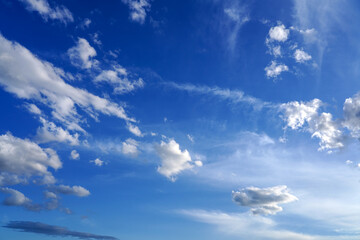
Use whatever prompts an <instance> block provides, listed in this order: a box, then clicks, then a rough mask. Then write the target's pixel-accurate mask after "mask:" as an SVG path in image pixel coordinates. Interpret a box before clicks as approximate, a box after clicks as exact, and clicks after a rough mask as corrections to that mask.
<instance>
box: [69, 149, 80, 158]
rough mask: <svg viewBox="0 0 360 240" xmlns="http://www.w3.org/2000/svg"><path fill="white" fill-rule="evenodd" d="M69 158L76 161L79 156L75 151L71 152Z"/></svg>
mask: <svg viewBox="0 0 360 240" xmlns="http://www.w3.org/2000/svg"><path fill="white" fill-rule="evenodd" d="M70 157H71V159H73V160H78V159H79V158H80V154H79V153H78V152H77V151H76V150H72V151H71V153H70Z"/></svg>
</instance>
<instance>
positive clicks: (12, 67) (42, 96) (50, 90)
mask: <svg viewBox="0 0 360 240" xmlns="http://www.w3.org/2000/svg"><path fill="white" fill-rule="evenodd" d="M19 68H21V69H22V71H18V69H19ZM61 71H62V70H61V69H60V70H59V69H58V68H55V67H54V66H53V65H52V64H50V63H49V62H45V61H42V60H40V59H38V58H37V57H36V56H34V55H33V54H32V53H31V52H30V51H29V50H27V49H26V48H24V47H23V46H21V45H20V44H18V43H14V42H11V41H9V40H7V39H5V38H4V37H3V36H2V35H0V85H1V86H2V87H3V88H4V89H5V90H6V91H7V92H10V93H13V94H15V95H16V96H17V97H18V98H22V99H26V100H36V101H38V102H41V103H42V104H45V105H47V106H48V107H49V108H51V109H52V116H53V117H54V118H56V119H57V120H59V121H61V122H62V123H64V124H65V125H66V126H67V128H68V129H71V130H78V131H83V129H82V128H81V127H80V126H79V124H80V122H81V120H82V119H81V116H80V115H79V113H78V112H77V110H76V107H79V108H81V109H82V110H83V111H84V112H86V113H88V114H89V115H90V116H92V117H94V118H97V116H98V114H99V113H102V114H105V115H110V116H116V117H118V118H121V119H124V120H126V121H134V120H133V119H131V118H129V117H128V116H127V115H126V113H125V110H124V109H123V108H122V107H121V106H119V105H118V104H116V103H113V102H111V101H109V100H107V99H104V98H101V97H98V96H96V95H93V94H91V93H89V92H87V91H86V90H83V89H79V88H76V87H73V86H71V85H69V84H67V83H66V82H65V81H64V80H63V79H62V77H61V74H60V72H61Z"/></svg>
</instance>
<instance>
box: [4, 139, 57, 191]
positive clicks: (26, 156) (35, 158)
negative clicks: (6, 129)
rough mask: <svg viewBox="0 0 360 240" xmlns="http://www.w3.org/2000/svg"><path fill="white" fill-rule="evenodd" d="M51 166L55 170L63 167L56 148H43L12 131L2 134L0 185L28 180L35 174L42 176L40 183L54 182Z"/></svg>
mask: <svg viewBox="0 0 360 240" xmlns="http://www.w3.org/2000/svg"><path fill="white" fill-rule="evenodd" d="M49 167H50V168H53V169H55V170H56V169H59V168H61V167H62V163H61V161H60V159H59V157H58V155H57V154H56V152H55V151H54V150H52V149H50V148H46V149H42V148H41V147H39V145H37V144H36V143H34V142H31V141H30V140H27V139H25V140H23V139H20V138H17V137H14V136H12V135H11V134H10V133H7V134H4V135H1V136H0V185H12V184H17V183H20V182H26V180H27V179H28V178H30V177H33V176H37V177H40V178H41V180H40V183H45V184H49V183H54V182H55V179H54V177H53V175H52V174H51V172H50V171H49V170H48V168H49Z"/></svg>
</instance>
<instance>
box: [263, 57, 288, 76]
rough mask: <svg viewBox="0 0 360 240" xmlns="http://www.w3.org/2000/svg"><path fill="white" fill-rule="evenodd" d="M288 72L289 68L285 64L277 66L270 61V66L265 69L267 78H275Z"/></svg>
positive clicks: (277, 64)
mask: <svg viewBox="0 0 360 240" xmlns="http://www.w3.org/2000/svg"><path fill="white" fill-rule="evenodd" d="M287 71H289V67H288V66H286V65H285V64H279V63H277V62H276V61H271V64H270V65H268V66H267V67H265V72H266V76H267V77H271V78H276V77H277V76H279V75H280V74H281V73H282V72H287Z"/></svg>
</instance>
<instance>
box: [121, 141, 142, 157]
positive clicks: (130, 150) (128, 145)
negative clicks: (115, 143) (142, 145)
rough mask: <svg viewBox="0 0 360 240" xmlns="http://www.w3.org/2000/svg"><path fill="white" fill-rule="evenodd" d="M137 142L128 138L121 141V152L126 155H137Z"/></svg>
mask: <svg viewBox="0 0 360 240" xmlns="http://www.w3.org/2000/svg"><path fill="white" fill-rule="evenodd" d="M138 145H139V143H138V142H137V141H135V140H134V139H131V138H128V139H126V141H125V142H123V143H122V153H123V154H126V155H135V156H136V155H137V154H138V153H139V150H138Z"/></svg>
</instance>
